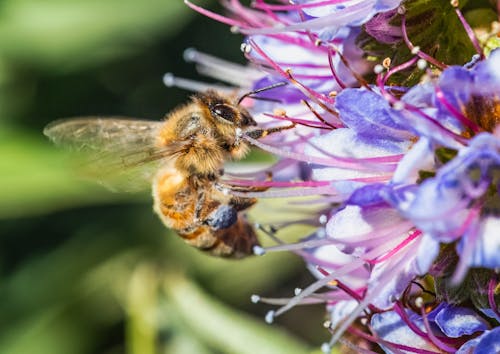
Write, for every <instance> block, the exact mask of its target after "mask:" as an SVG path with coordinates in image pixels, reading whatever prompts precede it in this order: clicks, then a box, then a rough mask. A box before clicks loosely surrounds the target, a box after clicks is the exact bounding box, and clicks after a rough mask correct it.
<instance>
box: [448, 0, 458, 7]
mask: <svg viewBox="0 0 500 354" xmlns="http://www.w3.org/2000/svg"><path fill="white" fill-rule="evenodd" d="M450 4H451V6H453V7H458V6H459V5H460V4H459V1H458V0H451V1H450Z"/></svg>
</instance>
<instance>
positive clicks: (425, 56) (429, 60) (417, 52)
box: [401, 14, 448, 70]
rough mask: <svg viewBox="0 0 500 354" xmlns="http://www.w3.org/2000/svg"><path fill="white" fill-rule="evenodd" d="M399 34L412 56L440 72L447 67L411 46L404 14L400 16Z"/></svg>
mask: <svg viewBox="0 0 500 354" xmlns="http://www.w3.org/2000/svg"><path fill="white" fill-rule="evenodd" d="M401 32H402V33H403V40H404V41H405V43H406V45H407V46H408V48H409V49H410V51H411V52H412V53H413V54H415V55H418V56H419V57H420V58H422V59H425V60H427V61H428V62H429V63H431V64H432V65H434V66H436V67H437V68H439V69H441V70H444V69H446V68H447V67H448V65H446V64H444V63H442V62H440V61H439V60H437V59H435V58H433V57H431V56H430V55H429V54H426V53H424V52H422V51H421V50H420V48H419V47H416V46H414V45H413V43H412V42H411V41H410V39H409V38H408V33H407V32H406V16H405V14H401ZM414 50H415V51H416V53H414V52H413V51H414Z"/></svg>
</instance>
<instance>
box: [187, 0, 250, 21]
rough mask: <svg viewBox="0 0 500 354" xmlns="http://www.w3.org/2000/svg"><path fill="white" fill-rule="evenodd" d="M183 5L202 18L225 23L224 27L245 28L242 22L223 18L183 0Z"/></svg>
mask: <svg viewBox="0 0 500 354" xmlns="http://www.w3.org/2000/svg"><path fill="white" fill-rule="evenodd" d="M184 4H186V5H187V6H189V7H190V8H191V9H193V10H194V11H196V12H199V13H200V14H202V15H203V16H206V17H208V18H211V19H213V20H215V21H218V22H222V23H225V24H226V25H229V26H235V27H246V24H245V23H243V22H239V21H236V20H233V19H231V18H229V17H225V16H221V15H219V14H216V13H215V12H212V11H208V10H206V9H204V8H202V7H200V6H197V5H194V4H192V3H191V2H189V1H188V0H184Z"/></svg>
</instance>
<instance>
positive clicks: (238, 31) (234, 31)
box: [229, 26, 240, 34]
mask: <svg viewBox="0 0 500 354" xmlns="http://www.w3.org/2000/svg"><path fill="white" fill-rule="evenodd" d="M229 30H230V31H231V33H234V34H238V33H240V28H239V27H238V26H231V28H230V29H229Z"/></svg>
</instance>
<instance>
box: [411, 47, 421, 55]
mask: <svg viewBox="0 0 500 354" xmlns="http://www.w3.org/2000/svg"><path fill="white" fill-rule="evenodd" d="M418 53H420V47H419V46H418V45H417V46H415V47H413V48H412V50H411V54H413V55H417V54H418Z"/></svg>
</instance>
